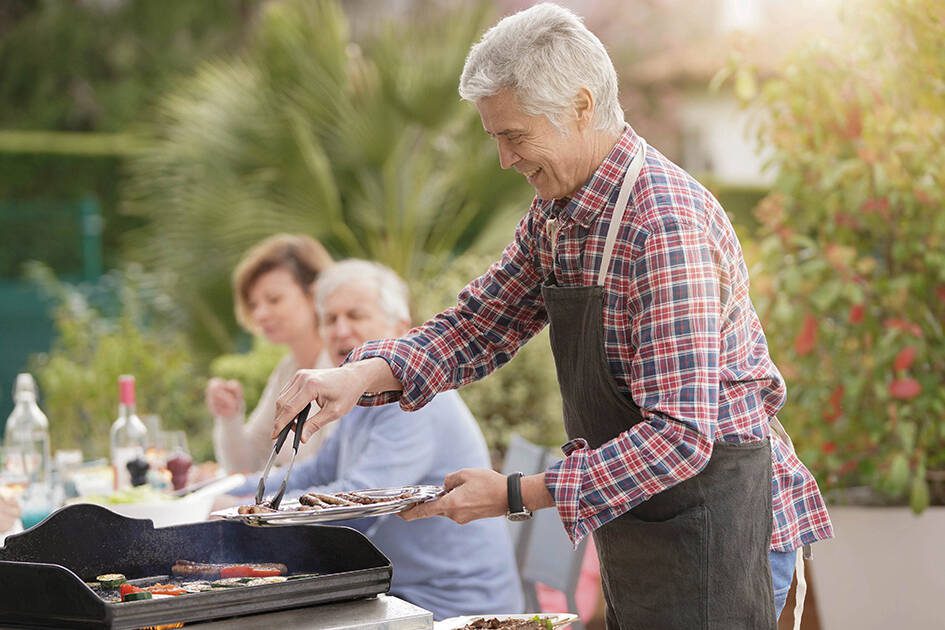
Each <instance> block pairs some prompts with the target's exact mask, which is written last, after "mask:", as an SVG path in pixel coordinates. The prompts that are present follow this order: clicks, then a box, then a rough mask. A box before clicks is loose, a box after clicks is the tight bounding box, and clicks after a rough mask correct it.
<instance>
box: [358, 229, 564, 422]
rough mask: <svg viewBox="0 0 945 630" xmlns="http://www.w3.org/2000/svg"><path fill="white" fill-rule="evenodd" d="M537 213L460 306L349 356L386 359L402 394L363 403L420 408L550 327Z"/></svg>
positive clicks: (500, 362) (470, 287)
mask: <svg viewBox="0 0 945 630" xmlns="http://www.w3.org/2000/svg"><path fill="white" fill-rule="evenodd" d="M532 221H533V213H532V212H529V213H528V214H527V215H526V216H525V217H524V218H523V219H522V221H521V222H520V223H519V225H518V227H517V228H516V232H515V238H514V240H513V241H512V242H511V243H510V244H509V245H508V246H507V247H506V249H505V251H504V252H503V254H502V258H501V259H500V260H499V261H498V262H496V263H494V264H493V265H492V266H491V267H490V268H489V270H488V271H487V272H486V273H485V274H483V275H482V276H480V277H478V278H476V279H475V280H473V281H472V282H470V283H469V284H468V285H467V286H466V287H465V288H464V289H463V290H462V292H460V294H459V298H458V301H457V304H456V305H455V306H453V307H451V308H449V309H447V310H445V311H443V312H442V313H440V314H439V315H436V316H434V317H433V318H432V319H430V320H429V321H427V322H426V323H424V324H422V325H420V326H417V327H416V328H414V329H412V330H410V331H409V332H408V333H407V334H406V335H404V336H403V337H401V338H399V339H382V340H377V341H370V342H368V343H366V344H364V345H362V346H360V347H359V348H356V349H355V350H353V351H352V352H351V354H350V355H349V356H348V358H347V361H348V362H351V361H358V360H361V359H369V358H372V357H380V358H382V359H384V360H385V361H387V363H388V365H390V368H391V371H392V372H393V373H394V377H395V378H397V380H398V381H400V383H401V385H402V386H403V391H402V392H379V393H373V394H368V395H365V396H364V397H362V399H361V401H360V404H361V405H368V406H369V405H380V404H387V403H390V402H394V401H399V403H400V406H401V407H402V408H403V409H404V410H405V411H412V410H415V409H419V408H420V407H422V406H424V405H425V404H427V403H428V402H429V401H430V400H431V399H432V398H433V396H434V395H436V394H437V393H439V392H442V391H445V390H448V389H455V388H457V387H460V386H462V385H465V384H467V383H470V382H472V381H475V380H478V379H480V378H482V377H484V376H486V375H487V374H489V373H491V372H492V371H494V370H495V369H497V368H498V367H500V366H502V365H504V364H505V363H507V362H508V361H510V360H511V359H512V357H513V356H515V354H516V352H518V349H519V348H520V347H521V346H522V345H523V344H524V343H525V342H526V341H528V340H529V339H530V338H531V337H533V336H534V335H535V334H537V333H538V332H539V331H541V329H542V328H543V327H544V326H545V323H546V322H547V315H546V313H545V309H544V305H543V302H542V300H541V274H540V271H539V270H538V268H537V264H536V262H535V256H534V254H533V247H534V243H533V240H532V238H531V236H530V235H531V234H532V225H531V223H532Z"/></svg>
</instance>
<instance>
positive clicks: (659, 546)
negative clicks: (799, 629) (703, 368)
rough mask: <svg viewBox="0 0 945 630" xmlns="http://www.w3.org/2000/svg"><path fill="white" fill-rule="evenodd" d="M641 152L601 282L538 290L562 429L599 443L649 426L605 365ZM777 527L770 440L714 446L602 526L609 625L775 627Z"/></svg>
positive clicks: (727, 629)
mask: <svg viewBox="0 0 945 630" xmlns="http://www.w3.org/2000/svg"><path fill="white" fill-rule="evenodd" d="M645 148H646V143H645V142H643V143H642V145H641V149H640V150H639V151H638V152H637V155H636V156H635V157H634V160H633V161H632V162H631V165H630V167H629V169H628V171H627V175H626V176H625V178H624V182H623V185H622V187H621V191H620V194H619V196H618V199H617V204H616V206H615V210H614V217H613V219H612V221H611V231H610V233H609V234H608V238H607V245H606V246H605V248H604V255H603V259H602V263H601V268H600V270H599V277H598V284H597V285H595V286H586V287H558V286H555V282H554V279H553V278H551V279H549V280H548V281H546V282H545V283H544V285H543V286H542V297H543V298H544V302H545V307H546V309H547V311H548V317H549V320H550V334H551V348H552V351H553V353H554V357H555V365H556V368H557V372H558V383H559V385H560V388H561V395H562V398H563V400H564V424H565V428H566V430H567V433H568V437H569V438H570V439H574V438H578V437H581V438H584V439H585V440H587V442H588V444H589V446H590V447H591V448H598V447H600V446H601V445H602V444H603V443H605V442H607V441H609V440H612V439H613V438H615V437H617V436H618V435H619V434H621V433H623V432H624V431H626V430H627V429H629V428H630V427H631V426H633V425H634V424H636V423H638V422H642V421H643V417H642V415H641V413H640V408H639V407H637V405H635V404H634V403H633V401H632V400H631V399H630V398H629V397H628V396H627V395H626V394H623V393H622V392H621V391H620V390H619V389H618V388H617V384H616V382H615V381H614V378H613V376H612V375H611V371H610V369H609V367H608V363H607V357H606V355H605V353H604V339H603V334H602V332H603V323H602V319H601V308H602V303H603V284H604V278H605V277H606V272H607V270H608V268H609V263H610V257H611V253H612V251H613V244H614V240H615V237H616V233H617V228H618V227H619V224H620V222H621V220H622V217H623V210H624V208H625V207H626V204H627V200H628V198H629V195H630V190H631V189H632V188H633V184H634V183H635V181H636V179H637V177H638V175H639V172H640V168H641V167H642V165H643V160H644V154H645ZM550 226H551V225H549V227H550ZM552 243H554V238H552ZM552 247H553V246H552ZM771 522H772V516H771V446H770V442H769V441H768V440H764V441H763V442H754V443H748V444H740V445H735V444H725V443H715V445H714V447H713V453H712V457H711V459H710V460H709V463H708V465H707V466H706V467H705V469H703V470H702V472H700V473H699V474H698V475H696V476H695V477H692V478H690V479H687V480H685V481H683V482H681V483H679V484H677V485H675V486H673V487H672V488H669V489H667V490H665V491H663V492H660V493H659V494H656V495H654V496H652V497H651V498H650V499H648V500H646V501H644V502H643V503H641V504H640V505H638V506H636V507H635V508H634V509H632V510H630V511H629V512H627V513H625V514H623V515H621V516H619V517H618V518H616V519H613V520H611V521H609V522H608V523H606V524H605V525H603V526H602V527H600V528H599V529H597V530H596V531H595V532H594V542H595V544H596V547H597V553H598V555H599V556H600V566H601V577H602V581H603V590H604V598H605V601H606V604H607V629H608V630H616V629H617V628H622V629H624V630H631V629H641V630H653V629H662V628H667V629H670V628H673V629H675V628H679V629H685V630H695V629H699V628H718V629H720V630H721V629H724V630H736V629H741V628H751V629H754V628H764V629H771V630H773V629H774V628H775V618H774V593H773V591H772V586H771V570H770V568H769V564H768V548H769V545H770V542H771Z"/></svg>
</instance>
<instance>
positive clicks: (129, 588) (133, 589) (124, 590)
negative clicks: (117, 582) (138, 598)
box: [118, 582, 144, 597]
mask: <svg viewBox="0 0 945 630" xmlns="http://www.w3.org/2000/svg"><path fill="white" fill-rule="evenodd" d="M142 590H144V589H141V588H138V587H137V586H135V585H134V584H128V582H125V583H124V584H122V585H121V586H119V587H118V593H119V594H120V595H121V596H122V597H124V596H125V595H127V594H128V593H140V592H141V591H142Z"/></svg>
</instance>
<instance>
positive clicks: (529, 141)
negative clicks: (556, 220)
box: [476, 90, 597, 199]
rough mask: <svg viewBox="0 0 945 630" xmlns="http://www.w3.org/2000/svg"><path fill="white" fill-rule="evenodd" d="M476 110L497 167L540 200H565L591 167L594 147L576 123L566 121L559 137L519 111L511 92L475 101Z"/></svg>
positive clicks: (548, 124)
mask: <svg viewBox="0 0 945 630" xmlns="http://www.w3.org/2000/svg"><path fill="white" fill-rule="evenodd" d="M476 107H477V109H478V110H479V116H480V118H482V126H483V128H485V130H486V133H488V134H489V135H490V136H492V137H493V138H495V141H496V144H497V145H498V149H499V164H500V165H501V166H502V168H514V169H515V170H516V171H518V172H519V173H521V174H522V175H523V176H524V177H525V179H527V180H528V183H529V184H531V185H532V187H533V188H534V189H535V192H536V193H537V194H538V196H539V197H541V198H542V199H560V198H561V197H567V196H569V195H571V193H573V192H574V191H575V190H577V189H578V188H580V186H581V185H582V184H584V182H586V181H587V179H588V178H589V177H590V175H591V173H593V171H594V169H595V168H596V167H597V164H594V163H593V159H594V158H593V155H594V147H593V146H592V145H591V144H590V143H589V141H588V135H587V134H584V133H582V132H581V131H580V129H579V127H578V124H577V120H576V118H575V119H574V120H568V121H567V123H566V124H565V132H566V133H564V134H562V132H561V131H559V130H558V129H557V128H556V127H555V126H554V125H552V124H551V121H549V120H548V119H547V118H546V117H545V116H529V115H528V114H525V113H524V112H522V109H521V106H520V105H519V103H518V99H517V98H516V96H515V93H514V92H512V91H511V90H502V91H501V92H499V93H498V94H495V95H494V96H488V97H486V98H483V99H480V100H479V101H477V102H476Z"/></svg>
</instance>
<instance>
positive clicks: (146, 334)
mask: <svg viewBox="0 0 945 630" xmlns="http://www.w3.org/2000/svg"><path fill="white" fill-rule="evenodd" d="M30 276H31V277H32V279H33V280H34V281H36V282H38V283H40V284H41V285H42V286H43V288H44V289H46V290H47V291H48V292H49V293H50V294H51V295H52V296H53V297H54V298H55V299H56V302H57V303H58V306H57V308H56V313H55V317H54V319H55V325H56V332H57V336H58V338H57V340H56V342H55V344H54V346H53V348H52V349H51V350H50V351H49V352H48V353H46V354H41V355H36V356H34V357H33V359H32V361H31V365H30V371H31V372H33V373H34V374H35V375H36V378H37V380H38V382H39V388H40V393H41V396H42V405H43V408H44V410H45V412H46V415H47V416H49V424H50V437H51V440H52V445H53V448H81V449H82V451H83V453H84V454H85V456H86V457H87V458H92V457H107V456H108V451H109V442H108V434H109V429H110V428H111V424H112V421H114V419H115V417H116V415H117V410H118V386H117V383H118V376H119V375H121V374H133V375H134V376H135V378H136V382H137V394H138V396H137V402H138V413H139V415H146V414H158V415H159V416H160V417H161V420H162V425H163V427H164V428H166V429H183V430H185V431H186V432H187V437H188V442H189V446H190V449H191V451H192V453H193V455H194V457H195V458H196V459H198V460H202V459H206V458H208V457H210V456H211V455H212V448H211V444H210V422H209V419H208V418H207V414H206V412H205V411H204V409H203V401H202V398H203V394H202V390H203V382H204V379H203V378H202V377H199V376H198V375H197V369H196V368H195V366H194V364H193V362H192V357H191V353H190V352H189V350H188V349H187V346H186V344H185V343H184V339H183V338H182V337H181V335H180V334H179V333H178V332H176V330H177V328H178V327H179V324H180V322H179V320H178V319H177V313H176V307H175V305H174V303H173V301H172V300H171V299H170V297H169V296H168V294H167V292H166V280H167V279H166V278H160V277H155V276H151V275H147V274H144V273H143V272H142V271H141V270H140V269H137V268H135V267H131V268H129V269H128V270H126V271H125V272H123V273H119V272H111V273H109V274H108V275H106V276H104V277H103V279H102V281H101V282H100V284H99V285H98V286H95V287H92V286H72V285H69V284H65V283H62V282H60V281H58V280H57V279H56V278H55V276H53V274H52V273H51V272H50V271H49V269H48V268H46V267H42V266H40V265H34V266H33V267H32V268H31V270H30Z"/></svg>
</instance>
